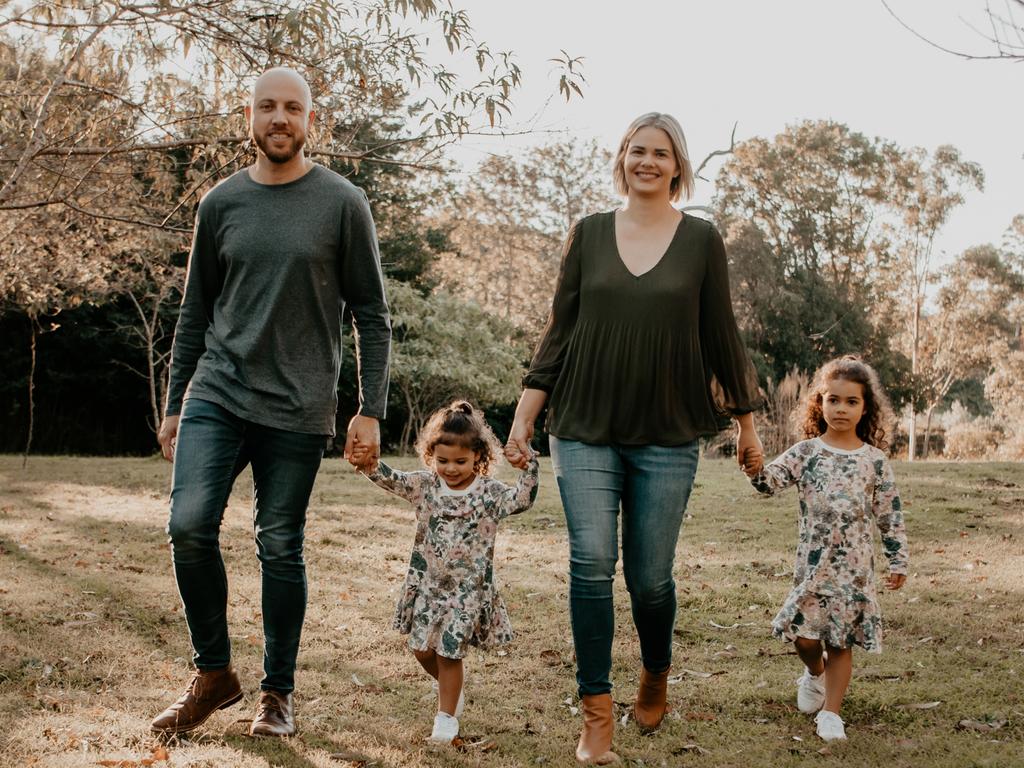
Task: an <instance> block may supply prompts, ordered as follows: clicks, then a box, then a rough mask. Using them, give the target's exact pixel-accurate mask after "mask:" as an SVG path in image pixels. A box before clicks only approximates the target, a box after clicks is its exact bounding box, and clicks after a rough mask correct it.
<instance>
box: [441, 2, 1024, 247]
mask: <svg viewBox="0 0 1024 768" xmlns="http://www.w3.org/2000/svg"><path fill="white" fill-rule="evenodd" d="M993 5H1000V3H999V0H994V2H993ZM455 6H456V7H458V8H464V9H465V10H466V11H467V12H468V14H469V17H470V22H471V24H472V26H473V29H474V30H475V32H476V34H477V36H478V38H479V39H481V40H485V41H486V42H487V43H488V44H489V45H490V46H491V49H492V50H495V51H497V50H509V49H511V50H513V51H514V52H515V53H516V55H517V58H518V61H519V63H520V66H521V67H522V69H523V74H524V87H523V89H522V90H521V91H520V92H519V93H518V94H517V95H516V96H515V102H516V113H515V115H514V117H515V118H518V119H525V118H527V117H529V116H532V115H535V114H536V113H538V112H540V114H541V117H540V119H539V121H538V122H537V126H538V127H539V128H545V129H566V130H569V131H571V132H573V133H574V134H577V135H580V136H584V137H596V138H598V139H599V140H600V141H601V142H602V143H603V144H604V145H605V146H607V147H608V148H609V149H610V150H614V148H615V145H616V143H617V141H618V139H619V138H620V136H621V134H622V132H623V130H624V129H625V127H626V125H627V124H628V123H629V122H630V120H632V119H633V118H634V117H636V116H637V115H639V114H641V113H643V112H648V111H652V110H657V111H663V112H670V113H672V114H673V115H675V116H676V117H677V118H678V119H679V120H680V122H681V123H682V125H683V128H684V130H685V132H686V136H687V141H688V143H689V148H690V154H691V156H692V157H693V158H694V159H695V160H696V161H697V162H699V160H700V159H702V158H703V157H704V156H705V155H707V153H708V152H710V151H712V150H715V149H719V148H722V147H723V146H727V144H728V138H729V132H730V130H731V128H732V125H733V123H734V122H738V123H739V128H738V130H737V139H740V140H742V139H744V138H750V137H752V136H765V137H770V136H774V135H775V134H776V133H778V132H780V131H781V130H783V129H784V128H785V126H786V125H788V124H792V123H795V122H798V121H800V120H805V119H826V118H827V119H832V120H836V121H839V122H843V123H846V124H847V125H849V126H850V128H851V129H853V130H856V131H860V132H861V133H864V134H867V135H869V136H879V137H882V138H885V139H890V140H894V141H896V142H898V143H899V144H900V145H902V146H904V147H909V146H921V147H924V148H926V149H928V150H929V151H932V150H934V149H935V148H936V147H937V146H939V145H941V144H953V145H954V146H956V147H957V148H959V149H960V150H961V152H962V154H963V156H964V157H965V158H966V159H968V160H973V161H975V162H977V163H979V164H980V165H981V166H982V167H983V169H984V171H985V176H986V188H985V192H984V193H974V194H972V195H971V196H970V198H969V201H968V204H967V205H965V206H964V207H962V208H961V209H959V210H958V211H957V213H956V214H955V215H954V218H953V219H952V220H951V222H950V223H949V225H947V227H946V229H945V230H944V232H943V234H942V236H941V238H940V242H939V244H938V247H939V249H940V250H941V251H942V252H944V253H945V254H946V256H947V257H949V256H951V255H954V254H956V253H959V252H960V251H962V250H963V249H964V248H966V247H968V246H971V245H975V244H979V243H984V242H997V241H998V240H999V238H1000V237H1001V236H1002V233H1003V231H1004V230H1005V229H1006V227H1007V226H1008V225H1009V223H1010V220H1011V219H1012V218H1013V216H1014V215H1015V214H1017V213H1024V158H1022V156H1024V120H1022V117H1024V107H1022V104H1024V64H1013V63H1011V62H1007V61H966V60H963V59H960V58H957V57H955V56H952V55H949V54H946V53H942V52H941V51H938V50H936V49H934V48H932V47H930V46H928V45H927V44H926V43H924V42H922V41H920V40H918V39H916V38H915V37H914V36H913V35H912V34H911V33H910V32H908V31H907V30H906V29H904V28H903V27H901V26H900V25H899V23H898V22H897V21H896V20H895V19H893V18H892V17H891V16H890V15H889V13H888V12H887V11H886V9H885V7H884V6H883V5H882V3H881V1H880V0H859V1H858V2H854V0H846V2H837V1H835V0H776V2H771V3H764V2H754V1H753V0H751V1H749V2H741V1H740V0H715V2H710V1H705V2H699V3H698V2H692V1H691V0H675V2H667V1H661V2H659V1H657V0H628V1H627V2H625V3H603V2H602V3H597V2H583V0H514V2H495V1H494V0H456V2H455ZM890 7H892V8H893V10H894V11H896V12H897V13H899V14H900V15H901V16H902V17H903V18H904V19H905V20H906V21H907V23H908V24H910V25H911V26H913V27H914V28H915V29H918V30H919V31H920V32H921V33H922V34H925V35H927V36H929V37H930V38H932V39H934V40H936V41H937V42H940V43H942V44H944V45H946V46H947V47H951V48H958V49H963V50H967V51H971V52H977V53H986V54H987V53H992V49H991V47H990V46H989V45H988V44H987V43H986V42H985V41H984V40H983V39H982V38H981V37H980V35H979V34H978V33H977V32H975V31H972V29H971V28H970V27H969V26H968V25H967V24H968V23H974V24H977V25H983V24H985V19H986V17H985V15H984V13H983V12H982V9H983V0H960V1H959V2H954V1H953V0H890ZM598 8H600V9H602V10H600V11H599V10H597V9H598ZM605 9H615V10H614V11H613V12H609V11H607V10H605ZM1021 22H1022V23H1024V15H1022V16H1021ZM560 49H565V50H566V51H568V52H569V53H570V54H571V55H573V56H584V57H585V62H584V73H585V76H586V78H587V81H588V85H587V87H586V90H585V92H584V98H583V99H582V100H580V99H574V100H573V101H572V102H570V103H569V104H565V103H564V101H562V100H561V99H559V98H557V97H556V98H554V99H551V100H550V102H549V103H548V104H547V106H546V107H545V102H546V101H547V100H548V98H549V97H550V96H551V94H552V93H553V92H554V91H555V90H556V87H557V78H556V76H555V75H554V74H553V71H552V66H553V65H551V64H550V63H548V62H547V61H546V59H548V58H549V57H551V56H555V55H557V54H558V52H559V50H560ZM539 140H541V139H540V138H538V137H533V138H530V139H526V140H517V141H510V140H504V141H495V140H483V139H478V138H469V139H466V140H465V141H464V144H463V146H462V147H461V148H460V149H459V150H458V153H457V157H458V159H459V160H460V161H461V162H464V163H474V162H476V161H478V160H479V159H480V158H482V157H483V156H485V154H486V153H487V152H501V153H507V154H513V155H514V154H517V153H519V152H521V151H522V144H523V141H527V142H529V141H534V142H536V141H539ZM713 192H714V189H713V186H712V185H711V184H699V186H698V194H697V198H696V199H695V200H694V201H693V202H695V203H706V202H707V201H708V200H709V199H710V197H711V195H712V194H713Z"/></svg>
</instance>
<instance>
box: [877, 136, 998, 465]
mask: <svg viewBox="0 0 1024 768" xmlns="http://www.w3.org/2000/svg"><path fill="white" fill-rule="evenodd" d="M894 171H895V174H894V177H893V184H892V187H891V191H890V205H891V206H892V209H893V211H894V214H895V216H896V217H897V220H896V221H895V222H894V223H892V224H891V225H890V226H889V227H888V228H887V231H888V233H889V237H890V239H891V244H892V252H893V255H894V259H893V261H892V263H891V265H889V266H888V268H889V269H890V270H891V274H892V277H893V278H894V279H893V280H892V282H891V285H892V287H893V293H892V297H891V298H892V300H894V301H896V302H897V303H898V304H899V305H901V306H904V307H906V308H907V321H906V326H905V328H906V331H905V333H904V334H903V339H904V344H903V346H904V352H905V353H907V355H908V357H909V358H910V373H911V377H912V379H913V382H914V389H915V397H914V399H912V400H911V401H910V427H909V429H908V433H909V438H910V445H909V448H908V455H907V458H908V460H909V461H913V460H914V458H915V457H916V456H917V452H916V447H917V412H918V410H919V406H920V402H919V400H920V397H921V387H920V386H919V382H918V376H919V375H920V372H921V365H920V360H919V358H920V353H921V334H922V329H921V315H922V311H923V309H924V305H925V300H926V298H927V296H926V292H927V289H928V286H929V285H930V283H931V282H932V277H933V270H934V263H933V261H932V257H933V250H934V246H935V238H936V236H937V235H938V233H939V232H940V231H941V229H942V227H943V226H944V225H945V224H946V222H947V221H948V220H949V217H950V215H951V214H952V213H953V211H954V210H955V209H956V208H957V207H959V206H960V205H962V204H963V202H964V195H965V193H966V192H967V190H969V189H981V188H982V187H983V186H984V174H983V173H982V170H981V167H980V166H979V165H978V164H977V163H971V162H968V161H966V160H963V159H961V157H960V153H959V152H958V151H957V150H956V148H954V147H951V146H948V145H946V146H941V147H939V148H938V149H936V150H935V152H934V154H933V155H932V156H931V157H930V158H929V157H928V155H927V153H926V152H925V151H924V150H923V149H921V148H915V149H912V150H909V151H907V152H904V153H902V155H901V157H900V158H899V160H898V162H897V163H896V165H895V167H894Z"/></svg>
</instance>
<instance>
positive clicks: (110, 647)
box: [0, 457, 1024, 768]
mask: <svg viewBox="0 0 1024 768" xmlns="http://www.w3.org/2000/svg"><path fill="white" fill-rule="evenodd" d="M395 463H397V464H398V465H399V466H407V467H408V466H412V462H411V461H410V460H396V462H395ZM897 476H898V478H899V481H900V487H901V490H902V492H903V497H904V500H905V502H906V508H907V520H908V528H909V535H910V545H911V575H910V579H909V581H908V584H907V586H906V587H905V588H904V589H903V590H902V591H901V592H899V593H888V592H887V593H885V594H884V595H883V597H882V600H883V611H884V614H885V617H886V621H887V624H886V630H887V631H886V636H885V645H886V650H885V653H883V654H881V655H873V654H866V653H863V652H860V653H855V655H854V680H853V684H852V686H851V690H850V693H849V694H848V696H847V699H846V702H845V704H844V710H843V716H844V718H845V719H846V721H847V729H848V734H849V741H848V742H846V743H844V744H838V745H836V744H833V745H832V746H830V747H828V748H827V749H826V748H824V745H823V743H822V742H820V741H819V740H817V738H816V736H815V735H814V729H813V723H812V721H811V720H810V718H808V717H807V716H805V715H802V714H800V713H799V712H798V711H797V710H796V708H795V705H794V685H793V682H794V680H795V678H796V677H797V675H798V674H799V664H798V661H797V660H796V657H795V656H794V655H792V654H791V653H790V649H789V647H788V646H786V645H785V644H783V643H780V642H778V641H776V640H773V639H772V637H771V636H770V631H769V623H770V620H771V617H772V616H773V615H774V612H775V611H776V610H777V608H778V606H779V604H780V602H781V600H782V598H783V597H784V595H785V594H786V592H787V591H788V589H789V586H790V578H791V559H792V553H793V549H794V540H795V530H796V513H795V512H796V498H795V496H794V494H793V493H792V492H789V493H786V494H783V495H782V496H781V497H779V498H775V499H761V498H759V497H757V496H756V495H755V494H754V493H753V491H752V490H751V489H750V488H749V486H748V485H747V483H746V481H745V479H744V478H743V477H742V475H740V474H739V473H738V472H737V471H736V470H735V469H734V468H733V466H732V465H731V464H729V463H726V462H718V461H704V462H702V464H701V467H700V470H699V472H698V477H697V483H698V485H697V488H696V489H695V491H694V494H693V497H692V500H691V503H690V509H689V516H688V519H687V521H686V524H685V526H684V529H683V534H682V536H681V540H680V544H679V551H678V557H677V563H676V571H677V580H678V588H679V614H678V620H677V624H676V626H677V629H676V649H675V660H674V675H675V677H673V680H675V681H676V682H674V684H673V685H672V686H671V688H670V701H671V703H672V705H673V711H672V712H671V713H670V715H669V717H668V719H667V720H666V723H665V725H664V726H663V728H662V729H661V731H660V732H659V733H658V734H656V735H654V736H651V737H644V736H641V735H640V734H639V733H638V732H637V730H636V728H635V726H634V725H632V724H631V723H627V724H625V725H622V724H619V725H617V728H616V736H615V744H616V749H617V750H618V751H619V753H620V754H621V755H622V756H623V757H624V758H626V759H627V764H629V765H635V766H640V765H643V766H661V765H666V766H690V765H693V766H772V767H773V768H784V767H785V766H804V765H807V766H811V765H813V766H887V767H888V766H908V767H910V766H915V767H916V766H928V767H929V768H931V767H933V766H934V767H936V768H940V767H943V766H949V767H950V768H953V767H954V766H955V767H956V768H961V767H962V766H1016V765H1024V701H1022V693H1024V684H1022V683H1024V555H1022V549H1024V547H1022V544H1024V465H1021V464H940V463H918V464H915V465H906V464H901V465H898V466H897ZM168 480H169V467H168V465H166V464H165V463H164V462H162V461H160V460H159V459H155V458H154V459H80V458H32V459H30V461H29V464H28V467H27V469H24V470H23V469H22V468H21V463H20V458H18V457H0V614H2V615H0V717H2V719H3V722H4V725H5V727H4V729H3V730H2V732H0V765H19V766H21V765H39V766H44V765H45V766H81V765H98V764H99V765H102V764H106V765H112V764H117V762H118V761H126V762H124V763H122V765H124V766H129V765H142V764H144V763H143V762H142V761H143V759H148V760H152V759H153V758H154V754H153V752H152V750H153V747H154V746H155V742H154V741H153V740H152V739H151V737H150V735H149V732H148V723H149V720H150V718H151V717H152V716H153V715H154V714H156V713H157V712H158V711H159V710H160V709H162V708H163V707H164V706H165V705H166V704H167V703H169V701H171V700H173V699H174V698H175V697H176V696H177V695H178V694H179V692H180V689H181V688H182V686H183V685H184V683H185V682H186V681H187V679H188V676H189V664H188V661H187V659H188V656H189V648H188V640H187V633H186V630H185V624H184V620H183V618H182V615H181V609H180V605H179V602H178V598H177V594H176V592H175V589H174V580H173V577H172V574H171V568H170V562H169V552H168V547H167V543H166V537H165V534H164V532H163V527H164V524H165V520H166V495H167V485H168ZM249 505H250V494H249V492H248V481H247V478H245V477H243V478H242V479H240V480H239V482H238V484H237V492H236V494H235V495H234V496H233V497H232V499H231V502H230V504H229V507H228V510H227V514H226V517H225V523H224V529H223V532H222V544H223V549H224V555H225V560H226V562H227V568H228V573H229V578H230V583H231V595H230V622H231V634H232V640H233V648H234V654H235V664H236V666H237V667H238V669H239V673H240V675H241V676H242V680H243V685H244V687H245V689H246V693H247V696H246V699H245V704H244V705H242V706H236V707H233V708H231V709H229V710H226V711H224V712H221V713H218V714H217V715H215V716H214V717H213V718H212V719H211V720H210V721H209V722H208V723H207V725H206V726H205V727H204V728H203V729H202V730H201V731H199V732H197V733H196V734H195V735H194V736H193V738H191V739H189V740H180V741H175V742H172V743H170V744H169V745H168V750H169V753H170V759H169V762H168V763H164V762H162V761H160V762H156V763H155V764H156V765H158V766H160V765H173V766H176V767H178V766H197V767H198V766H217V767H218V768H219V767H220V766H271V765H272V766H289V767H292V766H294V767H303V768H305V767H307V766H342V767H345V766H358V765H366V766H369V765H377V766H390V767H394V768H398V767H399V766H402V767H404V766H493V767H495V768H497V767H498V766H534V765H544V766H571V765H575V761H574V760H573V757H572V750H573V747H574V745H575V740H576V737H577V735H578V728H579V716H578V715H574V714H573V713H572V710H571V709H570V707H575V706H576V702H575V700H574V688H575V686H574V681H573V666H572V665H573V656H572V642H571V637H570V633H569V624H568V615H567V611H566V589H567V586H566V557H567V548H566V542H565V531H564V519H563V517H562V513H561V507H560V505H559V503H558V498H557V492H556V491H555V488H554V481H553V479H552V477H551V472H550V466H549V465H547V464H545V465H544V467H543V474H542V488H541V494H540V498H539V500H538V503H537V505H536V506H535V507H534V509H532V510H531V511H530V512H528V513H526V514H525V515H523V516H521V517H518V518H513V519H511V520H510V521H508V523H506V524H504V527H503V529H502V531H501V532H500V533H499V543H498V555H497V566H496V567H497V573H498V580H499V584H500V586H501V589H502V592H503V594H504V596H505V599H506V601H507V603H508V605H509V611H510V613H511V616H512V619H513V622H514V624H515V627H516V630H517V633H518V638H517V640H516V642H515V643H514V644H513V645H512V646H510V647H509V648H508V649H507V651H506V652H505V654H504V655H498V654H477V653H472V654H471V655H470V656H469V658H468V659H467V673H468V684H467V697H468V700H469V701H468V704H467V708H466V714H465V715H464V717H463V734H464V735H465V736H467V737H468V744H467V746H466V748H465V750H464V751H456V750H454V749H450V748H446V749H435V748H429V747H427V746H426V745H425V744H424V743H423V739H424V737H425V736H426V735H427V734H428V733H429V728H430V723H431V719H432V707H433V702H432V698H431V692H430V686H429V684H428V681H427V679H426V677H425V675H424V674H423V673H422V672H420V671H419V667H418V666H417V664H416V663H415V661H414V660H413V658H412V656H411V654H409V653H408V652H407V651H405V649H404V642H403V638H402V637H400V636H398V635H397V634H396V633H395V632H393V631H392V630H391V629H390V620H391V613H392V609H393V602H394V600H395V597H396V592H397V588H398V586H399V585H400V583H401V580H402V576H403V573H404V570H405V563H406V558H407V556H408V547H409V544H410V542H411V537H412V530H413V522H412V515H411V513H410V508H409V507H408V505H406V504H405V503H404V502H402V501H401V500H399V499H396V498H394V497H390V496H388V495H387V494H385V493H383V492H382V491H379V490H377V489H376V488H374V487H373V486H371V485H370V484H369V483H368V482H367V481H365V480H364V479H362V478H360V477H358V476H356V475H354V474H353V473H352V472H350V471H349V470H348V468H347V465H344V464H342V463H341V462H339V461H328V462H325V464H324V468H323V470H322V471H321V474H320V478H319V480H318V482H317V486H316V488H315V490H314V492H313V498H312V503H311V510H310V515H309V522H308V525H307V561H308V576H309V608H308V611H307V616H306V624H305V629H304V635H303V644H302V651H301V653H300V657H299V670H298V673H297V686H298V687H297V692H296V707H297V717H298V724H299V728H300V733H299V735H298V736H297V737H296V738H293V739H288V740H284V741H273V740H253V739H250V738H248V737H247V736H245V730H246V726H247V719H246V718H247V717H251V713H252V707H253V706H254V703H255V697H256V689H257V687H258V681H259V678H260V665H261V657H262V647H261V641H262V638H261V629H260V604H259V581H258V567H257V562H256V559H255V555H254V547H253V543H252V535H251V515H250V512H249ZM616 588H617V592H616V611H617V628H618V634H617V637H616V644H615V653H614V658H615V668H614V670H613V676H614V681H615V684H616V688H615V693H614V698H615V701H616V702H617V703H618V704H619V707H618V708H617V712H618V715H619V716H620V717H621V716H622V715H625V714H626V713H627V712H628V707H629V703H630V699H631V696H632V694H633V693H634V691H635V686H636V678H637V672H638V668H639V660H638V659H639V651H638V646H637V642H636V638H635V635H634V633H633V629H632V625H631V621H630V616H629V607H628V600H627V599H626V595H625V591H624V589H623V587H622V584H621V578H620V579H619V580H618V582H617V587H616ZM716 624H717V625H718V626H717V627H716V626H715V625H716ZM719 627H729V629H723V628H719ZM934 702H940V703H939V704H937V705H935V704H934ZM922 705H927V706H924V708H922ZM961 721H976V722H993V723H999V722H1004V721H1005V724H1003V725H1001V726H1000V727H999V728H997V729H995V730H991V731H987V732H981V731H977V730H972V729H969V728H967V729H965V728H958V723H960V722H961ZM157 756H159V755H157Z"/></svg>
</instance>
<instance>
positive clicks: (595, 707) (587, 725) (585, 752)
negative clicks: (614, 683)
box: [576, 693, 619, 765]
mask: <svg viewBox="0 0 1024 768" xmlns="http://www.w3.org/2000/svg"><path fill="white" fill-rule="evenodd" d="M580 706H581V708H582V709H583V733H581V734H580V743H579V744H577V745H576V759H577V760H579V761H580V762H581V763H583V764H584V765H611V764H612V763H617V762H619V756H618V755H616V754H615V753H614V752H612V734H613V733H614V731H615V718H614V717H613V716H612V695H611V694H610V693H599V694H595V695H593V696H584V697H583V698H582V699H580Z"/></svg>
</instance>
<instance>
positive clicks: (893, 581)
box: [885, 573, 907, 589]
mask: <svg viewBox="0 0 1024 768" xmlns="http://www.w3.org/2000/svg"><path fill="white" fill-rule="evenodd" d="M906 583H907V574H905V573H890V574H889V576H888V577H887V578H886V580H885V588H886V589H899V588H900V587H902V586H903V585H904V584H906Z"/></svg>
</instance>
